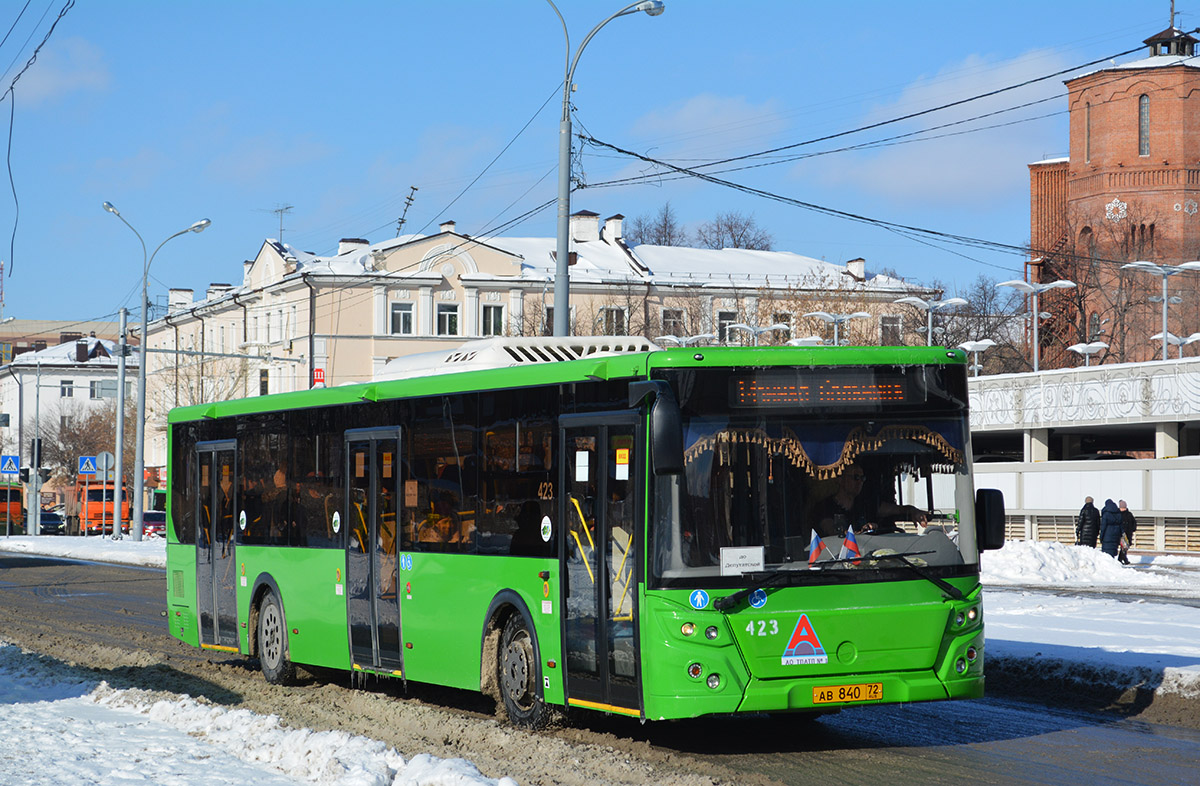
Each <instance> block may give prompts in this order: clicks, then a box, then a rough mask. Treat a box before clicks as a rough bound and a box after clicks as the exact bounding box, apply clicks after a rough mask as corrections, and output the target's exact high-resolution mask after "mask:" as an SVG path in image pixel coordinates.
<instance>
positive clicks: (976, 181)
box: [794, 52, 1067, 206]
mask: <svg viewBox="0 0 1200 786" xmlns="http://www.w3.org/2000/svg"><path fill="white" fill-rule="evenodd" d="M1065 65H1066V64H1065V62H1064V61H1062V60H1061V58H1060V57H1059V56H1058V55H1057V54H1055V53H1047V52H1034V53H1028V54H1025V55H1022V56H1021V57H1018V58H1015V59H1013V60H1008V61H992V60H989V59H988V58H986V57H982V56H979V55H972V56H970V57H968V58H966V59H965V60H963V61H961V62H959V63H956V64H954V65H952V66H949V67H947V68H946V69H944V70H943V71H941V72H940V73H938V74H936V75H934V76H932V77H922V78H921V79H918V80H917V81H915V82H913V83H912V84H910V85H909V86H908V87H907V88H905V89H904V91H903V92H902V93H901V94H900V96H899V97H898V98H897V99H896V100H895V101H892V102H890V103H887V104H883V105H879V106H876V107H874V108H873V109H872V110H871V111H870V112H868V113H867V114H866V115H865V116H863V117H861V118H858V119H857V122H858V123H859V124H860V125H868V124H870V123H874V122H879V121H881V120H885V119H889V118H893V117H899V116H903V115H907V114H910V113H913V112H919V111H921V110H924V109H928V108H931V107H935V106H940V105H943V104H948V103H951V102H954V101H958V100H962V99H964V98H968V97H970V96H974V95H979V94H982V93H987V92H990V91H993V90H997V89H999V88H1002V87H1007V86H1009V85H1015V84H1018V83H1021V82H1025V81H1027V80H1029V79H1031V78H1034V77H1038V76H1042V75H1045V74H1048V73H1053V72H1055V71H1058V70H1061V69H1062V68H1063V67H1064V66H1065ZM1051 97H1053V98H1054V99H1055V100H1051V101H1047V102H1045V103H1040V104H1036V105H1034V106H1031V107H1027V108H1024V109H1019V110H1015V111H1013V112H1007V113H1004V114H1000V115H997V116H995V117H991V118H987V119H983V120H979V121H976V122H973V123H970V124H964V125H961V126H953V127H950V128H946V129H943V130H940V131H934V132H932V133H933V135H938V134H948V133H951V134H952V133H953V132H956V131H963V130H965V129H969V128H973V127H978V126H988V125H995V124H1001V123H1008V122H1011V121H1013V120H1019V119H1021V118H1028V117H1034V116H1039V115H1046V114H1049V113H1052V112H1064V111H1065V110H1066V90H1065V88H1064V87H1063V78H1062V77H1053V78H1051V79H1047V80H1045V81H1042V82H1038V83H1036V84H1033V85H1029V86H1026V87H1021V88H1018V89H1016V90H1011V91H1008V92H1004V93H1001V94H999V95H996V96H991V97H988V98H982V99H979V100H976V101H971V102H970V103H967V104H964V105H962V106H958V107H954V108H952V109H946V110H942V111H938V112H934V113H931V114H928V115H924V116H922V117H919V118H915V119H913V120H911V121H905V122H903V123H897V124H894V125H889V126H885V127H883V128H880V129H876V130H873V131H867V132H863V133H860V134H855V135H853V136H850V137H846V138H844V139H840V140H836V141H833V142H829V143H825V144H824V145H823V146H822V148H821V149H829V148H830V147H837V146H842V145H846V144H854V143H859V142H866V141H870V140H874V139H882V138H885V137H891V136H895V135H898V134H903V133H907V132H910V131H914V130H917V129H921V128H930V127H933V126H939V125H944V124H946V123H951V122H954V121H957V120H962V119H966V118H970V117H975V116H978V115H982V114H986V113H989V112H994V111H996V110H999V109H1003V108H1007V107H1011V106H1015V105H1018V104H1023V103H1027V102H1030V101H1036V100H1038V99H1043V98H1051ZM1065 129H1066V121H1065V119H1064V118H1063V117H1062V116H1059V117H1055V118H1053V119H1044V120H1034V121H1031V122H1027V123H1018V124H1014V125H1007V126H1004V127H1000V128H995V129H990V130H984V131H978V132H974V133H968V134H959V135H952V136H945V137H943V138H940V139H933V140H931V141H925V142H913V143H911V144H896V145H891V146H888V147H883V148H878V149H873V150H864V151H857V152H848V153H837V154H833V155H830V156H826V157H822V158H817V159H811V160H808V161H804V162H801V163H799V164H797V165H796V168H795V169H794V174H795V175H796V176H797V177H802V178H805V179H809V180H811V179H816V180H817V181H818V182H820V183H822V184H825V185H831V186H841V187H846V186H854V187H858V188H865V189H869V190H871V191H872V192H875V193H876V194H877V195H878V196H881V197H883V198H887V199H894V200H906V201H920V202H922V203H926V204H938V205H956V206H964V205H970V204H975V205H986V204H991V203H994V202H996V201H997V200H1002V199H1011V198H1012V197H1013V195H1014V194H1017V193H1019V192H1021V191H1022V190H1024V189H1025V188H1027V186H1028V182H1029V174H1028V169H1027V168H1026V165H1027V164H1029V163H1030V162H1032V161H1036V160H1039V159H1040V158H1042V157H1043V156H1045V155H1050V154H1054V155H1058V154H1065V153H1066V147H1067V137H1066V130H1065Z"/></svg>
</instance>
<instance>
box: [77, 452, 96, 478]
mask: <svg viewBox="0 0 1200 786" xmlns="http://www.w3.org/2000/svg"><path fill="white" fill-rule="evenodd" d="M79 474H80V475H95V474H96V457H95V456H80V457H79Z"/></svg>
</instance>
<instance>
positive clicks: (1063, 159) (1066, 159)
mask: <svg viewBox="0 0 1200 786" xmlns="http://www.w3.org/2000/svg"><path fill="white" fill-rule="evenodd" d="M1070 160H1071V157H1070V156H1059V157H1057V158H1043V159H1042V160H1041V161H1034V162H1032V163H1030V164H1029V166H1038V165H1039V164H1065V163H1067V162H1069V161H1070Z"/></svg>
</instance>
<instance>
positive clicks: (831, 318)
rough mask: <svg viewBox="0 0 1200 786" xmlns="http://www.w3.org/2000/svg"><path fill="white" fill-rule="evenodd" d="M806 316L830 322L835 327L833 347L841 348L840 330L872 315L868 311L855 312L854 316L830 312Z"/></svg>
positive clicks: (815, 312)
mask: <svg viewBox="0 0 1200 786" xmlns="http://www.w3.org/2000/svg"><path fill="white" fill-rule="evenodd" d="M804 316H806V317H816V318H817V319H819V320H821V321H822V322H828V323H829V324H831V325H833V345H834V346H835V347H840V346H841V341H840V340H839V339H838V328H839V327H840V326H841V325H843V324H845V323H846V322H849V321H850V320H852V319H868V318H870V316H871V315H870V314H868V313H867V312H866V311H855V312H854V313H853V314H830V313H829V312H828V311H810V312H808V313H807V314H805V315H804Z"/></svg>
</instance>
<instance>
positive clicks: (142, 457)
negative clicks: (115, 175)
mask: <svg viewBox="0 0 1200 786" xmlns="http://www.w3.org/2000/svg"><path fill="white" fill-rule="evenodd" d="M104 209H105V210H107V211H108V212H110V213H112V214H113V215H114V216H116V217H117V218H119V219H121V223H122V224H124V225H125V226H127V227H129V229H130V231H131V232H133V234H135V235H137V239H138V242H139V243H141V244H142V333H141V335H140V336H139V337H138V338H139V352H138V398H137V437H136V442H135V443H134V459H133V488H134V494H133V511H132V517H131V520H130V523H129V531H130V532H131V533H132V534H133V539H134V540H141V539H142V495H144V494H145V493H146V344H147V341H146V312H147V311H148V310H149V301H148V300H147V298H146V287H147V281H148V279H149V277H150V265H151V263H153V262H154V257H155V255H156V254H158V251H159V249H161V248H162V247H163V246H165V245H166V244H167V242H168V241H170V240H174V239H175V238H177V237H179V236H180V235H186V234H187V233H188V232H203V231H204V230H205V229H207V228H208V227H209V226H210V225H211V224H212V222H211V221H209V220H208V219H207V218H202V219H200V220H199V221H197V222H196V223H194V224H192V225H191V226H190V227H188V228H187V229H181V230H179V231H178V232H176V233H175V234H173V235H171V236H170V237H168V238H167V239H166V240H164V241H163V242H161V243H159V244H158V248H156V249H154V253H153V254H151V255H150V256H149V257H147V256H146V241H145V240H142V236H141V234H139V233H138V231H137V230H136V229H134V228H133V224H130V223H129V222H128V221H126V220H125V217H124V216H123V215H121V213H120V211H119V210H117V209H116V208H115V207H113V204H112V202H105V203H104ZM117 400H118V401H120V402H121V403H120V406H121V408H122V410H123V409H124V407H125V404H124V402H125V391H123V390H122V391H119V392H118V395H117ZM118 450H120V448H118ZM117 484H118V486H117V497H118V501H117V506H118V507H120V504H121V503H120V496H121V486H120V484H121V478H117Z"/></svg>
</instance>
